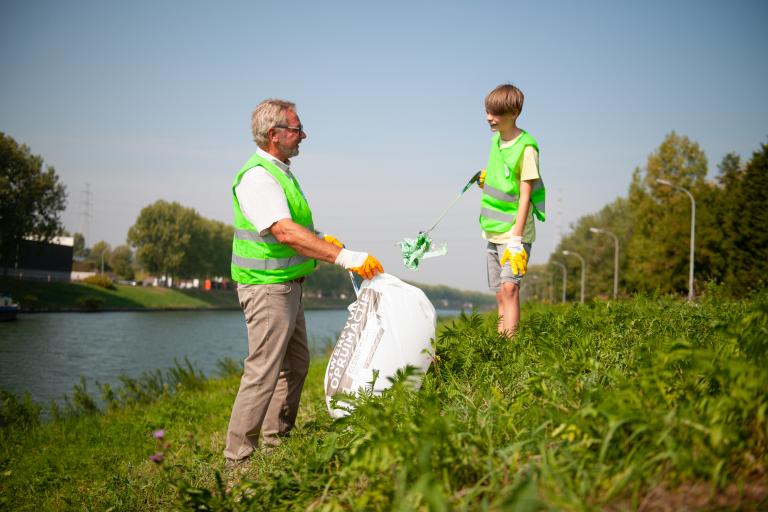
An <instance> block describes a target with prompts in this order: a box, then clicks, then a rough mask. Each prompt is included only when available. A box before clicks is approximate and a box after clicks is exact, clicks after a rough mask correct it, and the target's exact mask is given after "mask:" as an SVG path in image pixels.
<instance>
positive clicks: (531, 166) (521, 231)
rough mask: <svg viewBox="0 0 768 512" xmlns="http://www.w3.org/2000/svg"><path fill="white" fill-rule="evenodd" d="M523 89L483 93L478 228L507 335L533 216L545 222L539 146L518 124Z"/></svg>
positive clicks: (514, 319)
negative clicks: (484, 137)
mask: <svg viewBox="0 0 768 512" xmlns="http://www.w3.org/2000/svg"><path fill="white" fill-rule="evenodd" d="M523 99H524V96H523V93H522V91H520V89H518V88H517V87H515V86H514V85H511V84H502V85H500V86H498V87H496V88H495V89H494V90H492V91H491V92H490V93H489V94H488V96H486V98H485V111H486V119H488V124H490V126H491V130H492V131H493V132H495V133H494V135H493V137H492V139H491V153H490V155H489V156H488V165H487V168H486V171H484V172H482V173H481V177H480V182H479V184H480V187H481V188H482V189H483V196H482V201H481V210H480V227H481V228H482V229H483V238H485V239H486V240H488V286H489V287H490V288H491V290H493V291H494V292H496V302H497V305H498V309H499V325H498V330H499V333H502V334H505V335H507V336H512V335H513V334H514V333H515V331H516V330H517V324H518V322H519V320H520V281H521V280H522V278H523V276H524V275H525V272H526V268H527V266H528V258H529V256H530V254H531V244H532V243H533V241H534V239H535V237H536V229H535V226H534V220H533V217H534V216H535V217H536V218H538V219H539V220H541V221H544V184H543V183H542V181H541V177H540V175H539V146H538V144H537V143H536V141H535V140H534V139H533V137H531V136H530V135H529V134H528V133H527V132H526V131H524V130H521V129H520V128H518V127H517V118H518V116H519V115H520V112H521V111H522V109H523Z"/></svg>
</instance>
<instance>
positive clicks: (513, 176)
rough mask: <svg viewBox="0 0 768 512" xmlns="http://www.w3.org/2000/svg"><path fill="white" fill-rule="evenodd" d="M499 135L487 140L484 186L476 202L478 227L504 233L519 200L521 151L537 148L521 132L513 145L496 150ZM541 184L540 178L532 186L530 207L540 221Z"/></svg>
mask: <svg viewBox="0 0 768 512" xmlns="http://www.w3.org/2000/svg"><path fill="white" fill-rule="evenodd" d="M500 140H501V135H500V134H499V133H498V132H497V133H495V134H494V135H493V139H492V140H491V154H490V155H489V156H488V166H487V167H486V170H485V186H484V187H483V197H482V200H481V202H480V205H481V209H480V226H481V227H482V228H483V230H484V231H489V232H491V233H506V232H507V231H509V230H510V229H512V226H513V225H514V224H515V219H516V218H517V207H518V202H519V199H520V170H519V168H518V166H519V164H520V160H521V158H522V156H523V151H524V150H525V148H526V147H528V146H533V147H534V148H535V149H536V151H538V150H539V145H538V144H537V143H536V141H535V140H534V138H533V137H531V136H530V135H529V134H528V132H526V131H523V133H522V134H520V136H519V137H518V138H517V140H516V141H515V143H514V144H512V146H510V147H508V148H504V149H500V148H499V144H500ZM544 198H545V193H544V182H543V181H542V180H541V176H539V179H538V180H537V181H536V183H535V184H534V185H533V190H532V191H531V205H532V206H533V214H534V215H535V216H536V218H537V219H539V220H540V221H542V222H543V221H544V218H545V216H544Z"/></svg>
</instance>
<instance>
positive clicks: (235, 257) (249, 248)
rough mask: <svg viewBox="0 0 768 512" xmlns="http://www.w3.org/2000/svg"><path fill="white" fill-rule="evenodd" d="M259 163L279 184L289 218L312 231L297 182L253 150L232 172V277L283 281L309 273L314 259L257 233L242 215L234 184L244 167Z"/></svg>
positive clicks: (248, 281) (309, 212) (241, 280)
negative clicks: (235, 171) (233, 219)
mask: <svg viewBox="0 0 768 512" xmlns="http://www.w3.org/2000/svg"><path fill="white" fill-rule="evenodd" d="M254 167H263V168H264V170H266V171H267V172H268V173H269V174H270V175H272V177H273V178H275V179H276V180H277V182H278V183H279V184H280V186H281V187H282V188H283V192H284V193H285V198H286V199H287V200H288V209H289V210H290V211H291V219H293V222H295V223H296V224H301V225H302V226H304V227H305V228H307V229H309V230H311V231H314V226H313V224H312V210H310V209H309V204H308V203H307V200H306V198H305V197H304V194H303V193H302V192H301V189H300V188H299V185H298V183H296V182H295V181H294V180H292V179H291V178H289V177H288V176H286V175H285V174H284V173H283V172H282V171H281V170H280V169H278V168H277V166H276V165H275V164H273V163H272V162H270V161H269V160H267V159H265V158H262V157H260V156H259V155H258V154H256V153H254V154H253V156H251V158H250V159H248V161H247V162H246V163H245V165H244V166H243V168H242V169H240V171H239V172H238V173H237V176H235V181H234V183H233V184H232V208H233V210H234V213H235V236H234V238H233V240H232V265H231V268H232V279H233V280H234V281H237V282H238V283H243V284H270V283H283V282H285V281H290V280H292V279H297V278H299V277H302V276H305V275H307V274H310V273H312V271H313V270H315V267H316V266H317V261H316V260H314V259H311V258H307V257H305V256H302V255H300V254H298V253H297V252H296V251H294V250H293V249H292V248H290V247H289V246H287V245H284V244H281V243H280V242H278V241H277V239H276V238H275V237H274V236H273V235H272V234H267V235H265V236H259V230H258V229H257V228H256V227H255V226H254V225H253V224H251V222H250V221H249V220H248V219H247V218H246V217H245V215H243V211H242V210H241V209H240V203H239V202H238V200H237V195H235V188H236V187H237V185H238V184H239V183H240V180H241V179H243V175H244V174H245V173H246V171H248V170H250V169H253V168H254Z"/></svg>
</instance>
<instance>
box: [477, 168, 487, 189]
mask: <svg viewBox="0 0 768 512" xmlns="http://www.w3.org/2000/svg"><path fill="white" fill-rule="evenodd" d="M477 186H478V187H480V188H483V187H485V169H480V177H479V178H477Z"/></svg>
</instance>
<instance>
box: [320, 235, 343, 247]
mask: <svg viewBox="0 0 768 512" xmlns="http://www.w3.org/2000/svg"><path fill="white" fill-rule="evenodd" d="M323 240H325V241H326V242H328V243H329V244H333V245H335V246H336V247H341V248H344V244H343V243H341V242H340V241H339V239H338V238H336V237H335V236H333V235H323Z"/></svg>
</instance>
